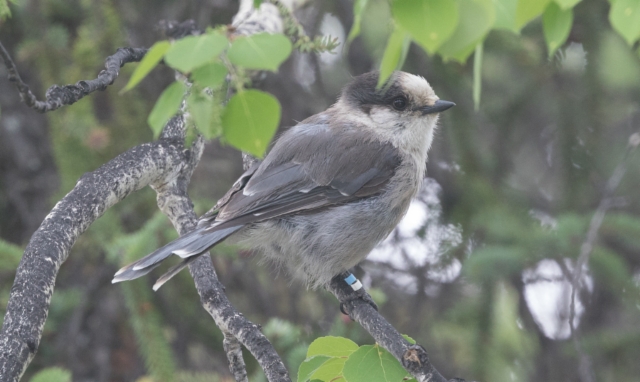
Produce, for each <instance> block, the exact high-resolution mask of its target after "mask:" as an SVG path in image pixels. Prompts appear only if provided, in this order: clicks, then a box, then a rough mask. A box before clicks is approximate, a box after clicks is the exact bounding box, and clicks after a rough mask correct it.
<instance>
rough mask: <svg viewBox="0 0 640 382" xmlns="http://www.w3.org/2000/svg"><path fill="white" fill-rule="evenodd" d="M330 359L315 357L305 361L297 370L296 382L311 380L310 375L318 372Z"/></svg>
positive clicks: (320, 356)
mask: <svg viewBox="0 0 640 382" xmlns="http://www.w3.org/2000/svg"><path fill="white" fill-rule="evenodd" d="M330 359H331V358H330V357H325V356H322V355H318V356H315V357H311V358H308V359H306V360H305V361H304V362H302V364H300V367H299V368H298V382H306V381H308V380H309V379H310V378H311V375H313V373H315V372H316V370H318V368H319V367H320V366H322V364H323V363H325V362H327V361H328V360H330Z"/></svg>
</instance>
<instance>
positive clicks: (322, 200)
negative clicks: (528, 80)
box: [113, 72, 455, 290]
mask: <svg viewBox="0 0 640 382" xmlns="http://www.w3.org/2000/svg"><path fill="white" fill-rule="evenodd" d="M377 83H378V73H377V72H371V73H366V74H363V75H361V76H358V77H356V78H355V79H354V80H353V81H352V82H351V83H349V84H348V85H347V86H346V87H345V88H344V89H343V91H342V94H341V95H340V97H339V99H338V101H337V102H336V103H335V104H334V105H333V106H331V107H330V108H329V109H327V110H325V111H323V112H321V113H319V114H316V115H313V116H311V117H309V118H307V119H306V120H304V121H302V122H300V123H299V124H297V125H296V126H294V127H292V128H290V129H289V130H287V131H286V132H285V133H284V134H282V136H280V137H279V139H278V140H277V141H276V142H275V144H274V145H273V147H272V149H271V150H270V151H269V153H268V155H267V156H266V157H265V158H264V160H263V161H262V162H259V163H256V164H255V165H253V166H252V167H251V168H249V169H248V170H247V171H246V172H245V173H244V174H242V175H241V176H240V178H239V179H238V180H237V181H236V182H235V184H234V185H233V186H232V187H231V189H230V190H229V191H228V192H227V194H226V195H225V196H224V197H223V198H222V199H220V201H218V203H217V204H216V206H215V207H214V208H213V209H212V210H211V211H209V212H208V213H206V214H205V215H203V216H202V217H201V218H200V219H199V221H198V224H197V227H196V229H195V230H194V231H192V232H190V233H188V234H186V235H184V236H182V237H180V238H178V239H177V240H175V241H173V242H171V243H169V244H167V245H165V246H164V247H162V248H160V249H158V250H156V251H155V252H153V253H151V254H149V255H147V256H145V257H143V258H142V259H140V260H138V261H136V262H134V263H132V264H129V265H127V266H125V267H123V268H122V269H120V270H119V271H118V272H117V273H116V274H115V277H114V278H113V282H114V283H115V282H120V281H124V280H131V279H135V278H138V277H140V276H143V275H145V274H147V273H149V272H150V271H151V270H152V269H154V268H155V267H157V266H158V265H160V262H161V261H163V260H165V259H166V258H168V257H169V256H171V254H176V255H178V256H179V257H181V258H182V261H181V262H180V263H178V264H177V265H176V266H174V267H173V268H171V269H170V270H169V271H168V272H167V273H165V274H164V275H163V276H162V277H161V278H160V279H158V281H157V282H156V284H155V285H154V287H153V289H154V290H157V289H158V288H159V287H160V286H161V285H162V284H164V283H165V282H166V281H168V280H169V279H170V278H171V277H173V276H174V275H175V274H177V273H178V272H179V271H180V270H182V269H183V268H184V267H185V266H187V265H188V264H189V263H190V262H191V261H193V260H194V259H196V258H197V257H198V256H199V255H201V254H203V253H205V252H206V251H207V250H208V249H209V248H211V247H213V246H214V245H216V244H218V243H220V242H221V241H222V240H224V239H226V238H230V239H232V240H234V241H236V242H239V243H241V244H246V245H248V246H250V247H252V248H255V249H257V250H259V251H260V252H261V253H262V254H263V255H264V256H265V257H266V258H267V259H270V260H272V261H274V262H276V263H278V264H281V265H283V266H284V268H286V269H288V270H289V272H290V273H291V274H292V275H293V276H294V277H296V278H298V279H301V280H303V281H304V282H305V283H306V284H307V285H308V286H310V287H313V288H315V287H319V286H323V285H326V284H328V283H329V281H330V280H331V279H332V278H333V277H334V276H336V275H338V274H340V273H342V272H345V271H346V270H348V269H350V268H352V267H354V266H355V265H356V264H358V263H359V262H361V261H362V260H364V258H365V257H366V256H367V255H368V254H369V252H370V251H371V250H372V249H373V247H374V246H375V245H376V244H378V243H379V242H380V241H381V240H383V239H384V238H385V237H386V236H387V235H389V233H390V232H391V231H392V230H393V228H394V227H395V226H396V225H397V224H398V222H399V221H400V219H401V218H402V216H403V215H404V214H405V213H406V212H407V209H408V208H409V204H410V202H411V199H412V198H413V197H414V196H415V195H416V193H417V192H418V188H419V187H420V184H421V183H422V180H423V178H424V174H425V167H426V162H427V152H428V150H429V147H430V146H431V142H432V140H433V133H434V129H435V128H436V124H437V121H438V115H439V113H440V112H442V111H445V110H447V109H449V108H451V107H452V106H454V105H455V104H454V103H453V102H449V101H443V100H440V99H439V98H438V97H437V96H436V94H435V92H434V91H433V89H432V88H431V86H429V83H428V82H427V81H426V80H425V79H424V78H422V77H419V76H415V75H412V74H409V73H405V72H395V73H394V74H393V75H392V76H391V78H390V79H389V80H388V81H387V84H386V85H385V86H384V87H382V89H377V88H376V85H377ZM347 282H350V281H347ZM351 282H352V281H351ZM354 289H355V288H354Z"/></svg>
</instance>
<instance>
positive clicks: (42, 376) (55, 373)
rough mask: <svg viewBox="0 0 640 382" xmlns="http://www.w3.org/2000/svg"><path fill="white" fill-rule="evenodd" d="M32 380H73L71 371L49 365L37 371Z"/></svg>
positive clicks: (54, 381) (55, 381) (57, 381)
mask: <svg viewBox="0 0 640 382" xmlns="http://www.w3.org/2000/svg"><path fill="white" fill-rule="evenodd" d="M30 382H71V372H70V371H69V370H66V369H63V368H61V367H48V368H46V369H42V370H40V371H39V372H38V373H36V375H34V376H33V377H32V378H31V379H30Z"/></svg>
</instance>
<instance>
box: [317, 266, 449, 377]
mask: <svg viewBox="0 0 640 382" xmlns="http://www.w3.org/2000/svg"><path fill="white" fill-rule="evenodd" d="M346 276H348V274H343V275H339V276H336V277H334V278H333V280H331V283H330V284H329V286H328V289H329V291H331V293H333V294H334V295H335V296H336V298H337V299H338V301H340V303H341V304H342V307H343V308H344V310H345V312H346V313H348V314H349V317H351V319H352V320H354V321H356V322H357V323H359V324H360V325H361V326H362V327H363V328H364V329H365V330H366V331H367V332H369V334H371V337H373V339H375V340H376V342H377V343H378V344H379V345H380V346H382V347H383V348H385V349H387V350H388V351H389V352H390V353H391V354H393V356H394V357H396V359H398V361H400V363H401V364H402V366H403V367H404V368H405V369H406V370H407V371H408V372H409V373H411V375H413V376H414V377H415V378H416V380H417V381H418V382H447V379H445V378H444V377H443V376H442V375H441V374H440V373H439V372H438V370H436V368H435V367H434V366H433V365H432V364H431V362H430V361H429V357H428V356H427V351H426V350H425V349H424V348H423V347H422V346H420V345H418V344H415V345H413V344H411V343H409V341H407V340H406V339H405V338H404V337H402V335H400V333H398V331H397V330H396V329H395V328H394V327H393V326H392V325H391V324H390V323H389V322H388V321H387V320H385V318H384V317H382V315H380V313H378V311H377V310H375V309H374V308H373V306H371V305H370V304H369V303H367V302H366V301H365V300H366V299H363V298H362V297H363V295H365V294H366V293H367V292H365V291H364V288H362V289H360V290H359V291H358V292H355V291H354V290H353V289H351V287H350V286H349V285H347V283H346V282H345V281H344V279H345V277H346ZM367 296H368V295H367ZM369 298H370V297H369ZM459 381H462V380H459Z"/></svg>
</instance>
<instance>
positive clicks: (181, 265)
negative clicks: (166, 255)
mask: <svg viewBox="0 0 640 382" xmlns="http://www.w3.org/2000/svg"><path fill="white" fill-rule="evenodd" d="M198 257H200V256H191V257H187V258H186V259H184V260H182V261H181V262H179V263H178V264H176V265H174V266H173V267H171V269H169V270H168V271H167V273H165V274H164V275H162V276H160V278H159V279H158V280H156V283H155V284H153V291H154V292H157V291H158V289H160V287H161V286H163V285H164V283H166V282H167V281H169V280H171V279H172V278H173V276H175V275H177V274H178V273H179V272H180V271H181V270H183V269H184V268H185V267H186V266H187V265H189V263H191V262H193V261H194V260H196V259H197V258H198Z"/></svg>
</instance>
